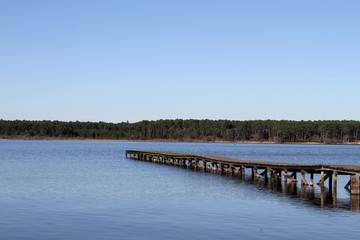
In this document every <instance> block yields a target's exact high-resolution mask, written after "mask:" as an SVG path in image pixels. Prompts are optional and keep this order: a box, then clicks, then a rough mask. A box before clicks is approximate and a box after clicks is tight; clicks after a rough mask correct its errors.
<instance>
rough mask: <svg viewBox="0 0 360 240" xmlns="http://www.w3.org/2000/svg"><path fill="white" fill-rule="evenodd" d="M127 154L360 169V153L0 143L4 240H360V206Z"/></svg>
mask: <svg viewBox="0 0 360 240" xmlns="http://www.w3.org/2000/svg"><path fill="white" fill-rule="evenodd" d="M125 149H140V150H160V151H173V152H184V153H194V154H203V155H222V156H232V157H237V158H241V159H251V160H274V161H286V162H298V163H334V164H359V165H360V146H346V145H261V144H259V145H257V144H213V143H142V142H141V143H139V142H89V141H7V140H3V141H0V190H1V194H0V239H239V238H243V239H269V238H276V239H304V238H309V239H324V238H327V239H358V238H359V237H360V227H359V225H360V212H359V210H358V209H359V203H358V201H359V199H358V198H355V197H350V195H349V194H348V193H347V192H346V191H345V190H344V189H343V186H344V185H345V184H346V182H347V181H348V180H349V177H340V179H339V183H338V192H337V198H336V202H335V203H334V198H332V197H331V195H330V194H329V190H328V189H325V192H323V193H321V191H320V188H318V187H317V186H316V187H315V188H314V189H310V187H307V188H304V189H302V188H301V186H300V185H299V184H298V185H286V184H284V183H282V184H279V185H276V186H269V185H266V184H265V183H264V181H263V180H262V179H260V180H259V181H257V182H255V183H254V182H252V181H251V179H249V178H247V179H245V180H241V179H239V177H231V176H221V175H220V174H212V173H204V172H196V171H192V170H187V169H184V168H180V167H172V166H166V165H160V164H155V163H149V162H143V161H135V160H129V159H126V158H125V153H124V152H125Z"/></svg>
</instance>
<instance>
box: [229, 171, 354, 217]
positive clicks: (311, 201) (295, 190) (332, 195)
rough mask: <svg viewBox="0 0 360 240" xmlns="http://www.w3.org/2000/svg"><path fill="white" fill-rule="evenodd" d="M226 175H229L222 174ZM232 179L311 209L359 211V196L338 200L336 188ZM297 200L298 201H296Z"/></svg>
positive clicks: (285, 182)
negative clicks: (287, 198) (288, 198)
mask: <svg viewBox="0 0 360 240" xmlns="http://www.w3.org/2000/svg"><path fill="white" fill-rule="evenodd" d="M224 175H228V176H230V175H229V174H224ZM230 177H231V178H233V179H239V178H240V181H241V183H243V184H251V185H255V186H256V187H258V188H259V189H261V190H262V191H263V192H264V194H266V193H269V191H266V190H271V191H270V193H277V194H278V193H281V194H282V195H284V196H288V197H290V198H293V199H294V203H300V202H301V203H303V204H307V205H309V206H313V207H320V208H324V209H334V208H339V209H347V210H351V211H360V195H349V196H350V199H349V198H345V199H344V198H342V199H338V197H337V189H336V188H331V189H329V188H326V187H316V186H308V185H301V186H298V184H297V183H296V182H291V181H290V182H288V181H284V180H282V179H276V178H264V177H261V178H258V177H255V178H253V179H252V178H251V177H249V176H244V175H243V176H241V174H240V175H233V176H230ZM296 200H298V201H296Z"/></svg>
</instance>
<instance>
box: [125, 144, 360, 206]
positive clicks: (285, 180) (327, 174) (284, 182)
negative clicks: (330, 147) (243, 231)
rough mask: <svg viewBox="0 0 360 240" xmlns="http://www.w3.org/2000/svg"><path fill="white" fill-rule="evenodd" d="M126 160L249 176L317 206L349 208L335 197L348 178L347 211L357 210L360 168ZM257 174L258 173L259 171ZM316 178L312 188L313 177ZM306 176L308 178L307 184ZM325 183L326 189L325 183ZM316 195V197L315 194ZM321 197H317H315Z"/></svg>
mask: <svg viewBox="0 0 360 240" xmlns="http://www.w3.org/2000/svg"><path fill="white" fill-rule="evenodd" d="M125 154H126V158H131V159H136V160H143V161H150V162H156V163H161V164H166V165H173V166H181V167H186V168H190V169H194V170H202V171H209V172H217V173H221V174H227V175H232V176H236V175H237V176H240V179H243V180H245V179H246V176H249V172H250V174H251V180H252V182H253V183H254V184H255V185H259V183H260V182H264V183H265V184H263V186H266V187H267V188H268V189H271V190H274V191H276V192H282V193H284V194H285V195H289V196H299V197H300V199H307V200H309V202H312V203H313V204H314V205H318V206H320V207H333V208H336V207H339V206H340V205H341V206H343V205H345V206H346V205H348V204H346V203H344V202H342V201H341V202H339V201H338V198H337V179H338V176H340V175H348V176H350V180H349V182H348V183H347V184H346V185H345V189H347V190H348V191H349V192H350V193H351V199H350V209H352V210H355V211H358V210H359V209H360V206H359V202H360V201H359V196H360V176H358V175H357V174H360V166H349V165H326V164H295V163H285V162H267V161H248V160H246V161H245V160H239V159H234V158H229V157H219V156H215V157H210V156H199V155H190V154H180V153H170V152H155V151H138V150H126V152H125ZM259 171H260V172H259ZM316 174H317V175H318V176H319V177H318V182H317V183H316V185H318V186H319V187H320V191H318V190H316V189H315V185H314V183H315V177H314V176H315V175H316ZM306 176H310V178H309V182H308V181H307V179H306ZM298 177H300V178H301V189H299V188H298V186H297V182H298V180H297V179H298ZM326 181H327V182H328V188H326V187H325V182H326ZM317 192H319V194H317ZM317 195H320V196H317Z"/></svg>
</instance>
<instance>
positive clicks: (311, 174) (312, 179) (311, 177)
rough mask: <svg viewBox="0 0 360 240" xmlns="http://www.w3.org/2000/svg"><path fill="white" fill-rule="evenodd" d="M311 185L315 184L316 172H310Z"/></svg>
mask: <svg viewBox="0 0 360 240" xmlns="http://www.w3.org/2000/svg"><path fill="white" fill-rule="evenodd" d="M310 186H314V173H310Z"/></svg>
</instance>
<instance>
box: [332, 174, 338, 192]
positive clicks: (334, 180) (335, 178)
mask: <svg viewBox="0 0 360 240" xmlns="http://www.w3.org/2000/svg"><path fill="white" fill-rule="evenodd" d="M337 174H338V172H337V171H334V178H333V187H334V192H335V189H336V188H337Z"/></svg>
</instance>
